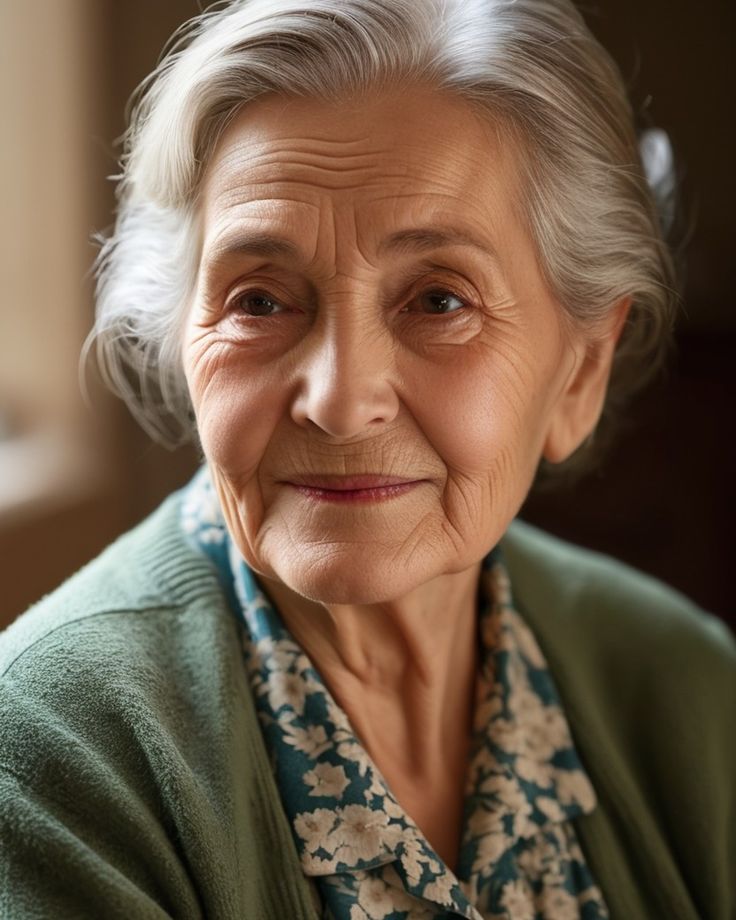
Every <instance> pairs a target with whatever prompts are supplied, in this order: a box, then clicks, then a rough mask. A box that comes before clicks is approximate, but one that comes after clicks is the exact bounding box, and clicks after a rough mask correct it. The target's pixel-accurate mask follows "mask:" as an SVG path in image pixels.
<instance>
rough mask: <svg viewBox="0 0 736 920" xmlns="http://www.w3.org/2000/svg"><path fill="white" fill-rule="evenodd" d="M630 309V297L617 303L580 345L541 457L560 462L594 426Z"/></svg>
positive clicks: (551, 461) (601, 406)
mask: <svg viewBox="0 0 736 920" xmlns="http://www.w3.org/2000/svg"><path fill="white" fill-rule="evenodd" d="M630 308H631V297H625V298H624V299H623V300H621V301H619V302H618V303H617V304H616V305H615V306H614V307H613V308H612V310H611V311H610V313H609V314H608V316H607V317H606V319H605V320H604V322H603V324H602V325H601V326H599V327H597V328H596V331H595V334H594V336H592V337H591V338H589V339H588V340H587V341H585V342H582V343H581V351H582V352H583V354H582V358H581V359H578V361H577V366H576V368H575V370H574V371H573V373H572V374H571V375H570V378H569V380H568V381H567V384H566V385H565V389H564V390H563V392H562V393H561V394H560V397H559V399H558V400H557V403H556V404H555V407H554V409H553V412H552V416H551V418H550V422H549V426H548V429H547V436H546V438H545V441H544V447H543V449H542V456H543V457H544V459H545V460H547V461H548V462H549V463H562V461H563V460H566V459H567V458H568V457H569V456H570V454H572V453H573V451H575V450H577V448H578V447H580V445H581V444H582V443H583V441H584V440H585V439H586V438H587V437H588V436H589V435H590V434H591V432H592V431H593V430H594V429H595V426H596V425H597V424H598V419H599V418H600V415H601V412H602V410H603V403H604V401H605V398H606V390H607V388H608V379H609V377H610V375H611V366H612V365H613V356H614V353H615V351H616V344H617V342H618V340H619V337H620V336H621V332H622V331H623V327H624V323H625V322H626V317H627V316H628V313H629V309H630Z"/></svg>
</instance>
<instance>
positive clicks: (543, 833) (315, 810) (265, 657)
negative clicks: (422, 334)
mask: <svg viewBox="0 0 736 920" xmlns="http://www.w3.org/2000/svg"><path fill="white" fill-rule="evenodd" d="M182 526H183V528H184V530H185V532H186V533H187V534H188V536H189V537H190V539H191V540H192V541H193V542H194V544H195V545H196V546H197V547H198V549H199V550H201V551H202V552H204V553H206V554H207V555H209V556H210V557H211V558H212V559H213V561H214V563H215V565H216V566H217V569H218V573H219V575H220V578H221V580H222V584H223V587H224V588H225V591H226V593H227V595H228V597H229V599H230V602H231V605H232V607H233V611H234V613H235V614H236V616H237V617H238V619H239V621H240V623H241V626H242V633H241V635H242V648H243V653H244V658H245V664H246V668H247V672H248V675H249V679H250V684H251V688H252V692H253V696H254V700H255V705H256V710H257V712H258V717H259V721H260V724H261V728H262V731H263V736H264V739H265V743H266V745H267V748H268V751H269V754H270V757H271V762H272V765H273V770H274V773H275V777H276V781H277V784H278V788H279V791H280V794H281V799H282V803H283V806H284V810H285V812H286V815H287V817H288V818H289V820H290V822H291V826H292V829H293V833H294V841H295V843H296V847H297V851H298V853H299V857H300V860H301V865H302V868H303V870H304V873H305V875H306V876H308V877H309V878H310V879H311V880H312V887H313V892H314V894H315V900H316V902H317V903H318V905H319V910H320V912H321V916H322V917H323V918H325V920H409V918H411V920H430V918H449V917H467V918H472V920H506V918H508V920H540V918H545V920H546V918H549V920H568V918H570V920H572V918H583V920H602V918H607V917H608V911H607V909H606V905H605V903H604V901H603V896H602V894H601V892H600V890H599V888H598V887H597V885H596V882H595V880H594V878H593V877H592V875H591V872H590V869H589V868H588V866H587V865H586V862H585V858H584V856H583V853H582V851H581V849H580V846H579V843H578V841H577V838H576V834H575V828H574V826H573V823H572V821H571V819H572V818H574V817H576V816H577V815H582V814H588V813H589V812H591V811H592V810H593V809H594V808H595V806H596V798H595V792H594V790H593V787H592V786H591V784H590V781H589V780H588V777H587V776H586V774H585V772H584V770H583V767H582V764H581V762H580V760H579V759H578V756H577V753H576V751H575V748H574V746H573V742H572V739H571V736H570V731H569V728H568V725H567V721H566V719H565V716H564V713H563V711H562V706H561V703H560V700H559V697H558V695H557V692H556V690H555V686H554V683H553V681H552V678H551V676H550V673H549V670H548V668H547V664H546V662H545V659H544V657H543V655H542V653H541V651H540V649H539V646H538V645H537V643H536V640H535V639H534V636H533V635H532V633H531V631H530V630H529V629H528V627H527V626H526V625H525V623H524V621H523V620H522V619H521V617H520V616H519V614H518V613H517V612H516V611H515V610H514V608H513V605H512V598H511V593H510V586H509V580H508V576H507V574H506V570H505V568H504V565H503V562H502V559H501V556H500V553H499V551H498V549H497V548H496V549H494V550H492V551H491V552H490V553H489V555H488V556H486V558H485V559H484V560H483V563H482V569H481V584H480V591H479V609H478V626H479V641H480V648H481V667H480V671H479V674H478V675H477V678H476V709H475V716H474V744H473V748H472V751H473V753H472V754H471V757H470V760H469V764H468V772H467V778H466V785H465V803H464V814H463V826H462V841H461V847H460V854H459V861H458V866H457V871H456V872H452V871H451V870H450V869H449V868H448V867H447V866H446V865H445V864H444V863H443V861H442V859H441V858H440V857H439V856H438V855H437V854H436V853H435V852H434V850H433V849H432V847H431V846H430V844H429V843H428V841H427V840H426V838H425V837H424V835H423V834H422V832H421V831H420V830H419V828H418V827H417V825H416V824H415V823H414V822H413V821H412V819H411V817H410V816H409V815H408V814H407V813H406V812H405V811H404V809H403V808H402V807H401V805H400V804H399V803H398V802H397V800H396V798H395V797H394V796H393V794H392V792H391V790H390V789H389V788H388V786H387V784H386V782H385V780H384V779H383V777H382V776H381V773H380V772H379V770H378V768H377V767H376V765H375V764H374V763H373V762H372V760H371V758H370V756H369V755H368V753H367V752H366V750H365V749H364V748H363V747H362V745H361V743H360V741H359V739H358V738H357V736H356V734H355V732H354V731H353V729H352V727H351V725H350V722H349V721H348V718H347V716H346V715H345V713H344V712H343V711H342V709H341V708H340V707H339V706H338V705H337V703H336V702H335V700H334V699H333V697H332V695H331V694H330V691H329V690H328V689H327V687H326V685H325V683H324V682H323V680H322V678H321V677H320V675H319V674H318V672H317V671H316V670H315V668H314V666H313V665H312V663H311V662H310V660H309V658H308V657H307V656H306V654H305V653H304V652H303V651H302V649H301V648H300V647H299V645H297V643H296V642H295V641H294V639H293V638H292V637H291V635H290V634H289V632H288V630H287V629H286V627H285V626H284V624H283V623H282V621H281V618H280V617H279V613H278V611H277V610H276V609H275V608H274V607H273V605H272V604H271V603H270V602H269V600H268V599H267V597H266V596H265V595H264V594H263V592H262V591H261V588H260V586H259V584H258V581H257V580H256V577H255V575H254V573H253V572H252V571H251V570H250V569H249V567H248V566H247V565H246V563H245V562H244V561H243V559H242V557H241V556H240V554H239V553H238V551H237V549H236V547H235V545H234V544H233V542H232V541H231V540H230V537H229V535H228V532H227V529H226V527H225V524H224V520H223V517H222V514H221V512H220V508H219V504H218V500H217V496H216V494H215V492H214V489H213V487H212V483H211V480H210V478H209V474H208V470H207V468H206V467H203V468H202V469H201V470H200V471H199V472H198V473H197V475H196V476H195V477H194V479H193V480H192V482H191V483H190V484H189V486H187V488H186V492H185V496H184V501H183V504H182Z"/></svg>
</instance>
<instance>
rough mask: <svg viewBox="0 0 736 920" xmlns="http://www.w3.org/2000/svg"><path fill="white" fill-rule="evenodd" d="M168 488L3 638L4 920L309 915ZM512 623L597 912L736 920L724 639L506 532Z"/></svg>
mask: <svg viewBox="0 0 736 920" xmlns="http://www.w3.org/2000/svg"><path fill="white" fill-rule="evenodd" d="M178 508H179V495H178V494H175V495H173V496H171V497H170V498H169V499H168V500H167V501H166V502H164V504H163V505H162V506H161V507H160V508H159V509H158V510H157V511H156V512H155V513H154V514H153V515H152V516H151V517H150V518H148V519H147V520H146V521H144V522H143V523H142V524H141V525H140V526H138V527H137V528H136V529H135V530H133V531H131V532H130V533H128V534H126V535H125V536H123V537H122V538H121V539H120V540H118V541H117V542H116V543H115V544H113V545H112V546H111V547H110V548H108V549H107V550H106V551H105V552H104V553H103V554H102V555H101V556H100V557H99V558H98V559H96V560H95V561H93V562H92V563H90V565H88V566H87V567H86V568H85V569H83V570H82V571H81V572H79V573H78V574H77V575H75V576H74V577H73V578H71V579H70V580H69V581H68V582H66V583H65V584H64V585H62V587H61V588H59V589H58V590H57V591H55V592H54V593H52V594H51V595H49V596H48V597H47V598H45V599H44V600H43V601H42V602H41V603H39V604H38V605H36V606H35V607H34V608H32V609H31V610H30V611H28V612H27V613H26V614H24V615H23V616H22V617H20V618H19V619H18V620H17V621H16V622H15V623H14V624H12V625H11V626H10V627H9V628H8V629H7V630H6V631H5V632H4V633H2V634H0V918H2V920H29V918H38V920H52V918H53V920H65V918H70V920H71V918H74V920H80V918H95V920H100V918H104V920H117V918H119V920H123V918H125V920H149V918H150V920H153V918H167V917H174V918H177V920H194V918H204V917H206V918H208V920H244V918H245V920H260V918H264V920H300V918H305V920H306V918H311V920H315V918H316V917H317V913H316V909H315V907H314V905H313V902H312V897H311V894H310V889H309V887H308V884H307V882H306V880H305V879H304V876H303V875H302V872H301V869H300V866H299V862H298V860H297V854H296V849H295V847H294V843H293V841H292V837H291V831H290V828H289V825H288V823H287V820H286V816H285V815H284V812H283V810H282V807H281V803H280V799H279V794H278V790H277V787H276V784H275V781H274V778H273V775H272V773H271V768H270V766H269V762H268V758H267V755H266V750H265V747H264V744H263V741H262V738H261V733H260V729H259V726H258V722H257V719H256V716H255V712H254V708H253V703H252V700H251V694H250V689H249V685H248V682H247V677H246V673H245V670H244V664H243V660H242V653H241V650H240V647H239V642H238V625H237V622H236V620H235V618H234V617H233V616H232V614H231V613H230V612H229V610H228V608H227V605H226V602H225V599H224V596H223V594H222V592H221V590H220V587H219V585H218V582H217V580H216V576H215V573H214V570H213V569H212V568H211V566H210V563H209V561H208V560H207V559H206V558H205V557H203V556H199V555H197V554H196V553H195V552H194V551H193V550H191V549H190V548H189V545H188V544H187V542H186V541H185V539H184V538H183V536H182V533H181V531H180V528H179V523H178V514H179V511H178ZM503 550H504V553H505V559H506V563H507V565H508V568H509V571H510V575H511V583H512V588H513V591H514V595H515V600H516V606H517V609H518V610H519V611H520V612H521V613H522V615H523V616H524V617H525V618H526V620H527V622H528V623H529V624H530V626H531V628H532V629H533V630H534V632H535V634H536V636H537V639H538V641H539V643H540V645H541V647H542V650H543V652H544V654H545V655H546V657H547V660H548V662H549V665H550V669H551V671H552V674H553V676H554V677H555V680H556V681H557V686H558V689H559V691H560V694H561V697H562V700H563V703H564V706H565V712H566V714H567V717H568V720H569V723H570V727H571V730H572V733H573V736H574V738H575V741H576V744H577V747H578V751H579V753H580V755H581V758H582V760H583V763H584V765H585V767H586V769H587V770H588V774H589V776H590V778H591V780H592V782H593V785H594V786H595V788H596V791H597V793H598V798H599V806H598V808H597V809H596V811H595V812H594V813H593V814H591V815H589V816H586V817H583V818H582V819H580V820H576V822H575V823H576V828H577V832H578V836H579V839H580V842H581V845H582V847H583V849H584V851H585V855H586V858H587V860H588V863H589V865H590V867H591V869H592V871H593V874H594V876H595V878H596V879H597V880H598V882H599V884H600V887H601V889H602V891H603V894H604V897H605V899H606V901H607V903H608V905H609V907H610V909H611V914H612V917H613V918H614V920H617V918H618V920H652V918H662V920H690V918H692V920H696V918H698V917H701V918H703V917H704V918H709V920H710V918H712V920H730V918H732V917H733V916H734V910H735V909H736V731H735V730H734V729H735V728H736V719H735V718H734V716H735V715H736V643H735V642H734V638H733V636H732V635H731V633H730V632H729V631H728V630H727V629H726V628H725V627H724V626H723V625H722V624H721V623H720V622H719V621H717V620H716V619H715V618H713V617H709V616H707V615H705V614H702V613H700V612H699V611H698V610H697V609H695V608H694V607H693V606H692V605H691V604H690V603H689V602H688V601H686V600H685V599H684V598H682V597H681V596H680V595H678V594H676V593H674V592H673V591H671V590H669V589H667V588H665V587H663V586H662V585H660V584H658V583H657V582H654V581H652V580H651V579H648V578H645V577H644V576H642V575H638V574H636V573H634V572H632V571H631V570H630V569H628V568H625V567H624V566H622V565H620V564H618V563H615V562H613V561H611V560H609V559H606V558H605V557H602V556H599V555H595V554H592V553H589V552H586V551H584V550H580V549H578V548H574V547H572V546H569V545H566V544H564V543H562V542H560V541H558V540H555V539H553V538H551V537H549V536H546V535H544V534H542V533H541V532H539V531H536V530H534V529H533V528H531V527H529V526H527V525H524V524H521V523H515V524H513V525H512V527H511V528H510V530H509V532H508V534H507V535H506V537H504V540H503Z"/></svg>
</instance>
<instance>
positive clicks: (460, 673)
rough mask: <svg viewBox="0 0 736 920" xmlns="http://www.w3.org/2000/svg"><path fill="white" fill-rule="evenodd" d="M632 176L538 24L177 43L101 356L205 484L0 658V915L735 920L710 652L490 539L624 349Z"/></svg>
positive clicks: (603, 72)
mask: <svg viewBox="0 0 736 920" xmlns="http://www.w3.org/2000/svg"><path fill="white" fill-rule="evenodd" d="M645 166H646V164H645V165H644V166H643V165H642V160H641V158H640V154H639V151H638V149H637V142H636V138H635V134H634V130H633V127H632V118H631V112H630V109H629V107H628V104H627V102H626V99H625V94H624V90H623V88H622V84H621V79H620V76H619V75H618V73H617V71H616V69H615V67H614V65H613V64H612V62H611V61H610V59H609V58H608V57H607V55H606V53H605V52H604V51H603V49H602V48H601V47H600V46H599V45H598V44H597V43H596V41H595V40H594V39H593V38H592V37H591V35H590V33H589V32H588V31H587V30H586V28H585V26H584V25H583V23H582V21H581V19H580V17H579V15H578V14H577V13H576V12H575V10H574V9H573V7H572V6H571V5H570V3H569V2H568V0H488V2H485V3H480V2H470V0H412V2H409V0H240V2H234V3H230V4H228V5H225V6H223V5H222V4H218V6H217V8H216V9H214V10H213V11H211V12H209V13H204V14H203V15H201V16H200V17H198V18H197V19H196V20H194V21H193V22H192V23H191V24H190V25H189V26H188V27H187V28H186V29H185V30H184V31H183V32H182V33H181V35H180V40H179V41H178V43H177V44H175V45H174V46H173V48H172V50H171V51H170V53H169V55H168V57H166V58H165V59H164V60H163V62H162V63H161V64H160V66H159V67H158V69H157V70H156V72H155V73H154V74H153V75H152V78H151V79H150V80H149V81H147V83H146V84H145V86H144V88H143V92H142V94H141V96H140V98H139V100H138V105H137V108H136V109H135V110H134V115H133V119H132V122H131V126H130V129H129V132H128V135H127V148H126V154H125V157H124V161H123V172H122V175H121V176H120V177H119V179H120V185H119V195H120V198H119V201H120V206H119V214H118V220H117V224H116V228H115V231H114V234H113V236H112V237H111V239H110V240H109V241H108V242H107V244H106V245H105V247H104V249H103V251H102V254H101V258H100V263H99V273H100V275H99V276H100V284H99V289H98V321H97V326H96V329H95V332H94V340H95V341H96V343H97V346H98V350H99V353H100V354H101V357H102V361H103V366H104V367H105V369H106V372H107V375H108V378H109V380H110V381H111V382H112V383H113V385H114V386H115V388H116V389H117V391H118V392H119V393H121V395H123V396H124V397H125V398H126V399H127V400H128V402H129V403H130V404H131V406H132V407H133V409H134V411H135V412H136V413H137V414H138V416H139V417H140V418H141V420H142V421H143V422H144V424H145V425H146V426H147V427H148V429H149V430H150V431H152V432H154V433H156V434H158V435H160V436H165V437H167V438H168V439H169V440H174V439H176V438H177V437H178V438H182V437H184V436H191V437H195V438H196V439H197V440H198V443H199V444H200V445H201V451H202V456H203V460H204V462H203V465H202V469H201V470H200V472H199V473H198V474H197V476H196V477H195V479H194V480H193V481H192V483H191V484H190V485H189V486H188V487H187V488H186V489H184V490H182V491H181V492H179V493H176V494H175V495H173V496H171V497H170V498H169V499H168V500H167V501H166V502H164V504H163V505H162V506H161V507H160V508H159V509H158V510H157V511H156V512H155V513H154V514H153V515H152V516H151V517H150V518H149V519H148V520H146V521H145V522H144V523H143V524H141V525H140V526H139V527H137V528H136V529H135V530H134V531H132V532H131V533H129V534H127V535H125V536H124V537H122V538H121V539H120V540H119V541H118V542H117V543H115V544H114V545H113V546H112V547H111V548H109V549H108V550H107V551H106V552H105V553H104V554H103V555H102V556H101V557H100V558H99V559H97V560H96V561H94V562H93V563H91V564H90V565H89V566H88V567H87V568H86V569H84V570H83V571H82V572H81V573H79V574H77V575H76V576H75V577H74V578H72V579H71V580H70V581H69V582H67V583H66V584H65V585H64V586H62V587H61V588H60V589H59V590H58V591H56V592H55V593H53V594H52V595H50V596H49V597H48V598H46V599H45V600H44V601H43V602H42V603H41V604H39V605H37V606H36V607H35V608H34V609H33V610H31V611H30V612H28V613H27V614H26V615H24V616H23V617H21V618H20V620H19V621H17V622H16V624H14V625H13V626H12V627H11V628H10V629H9V630H8V631H7V632H6V633H5V634H4V636H3V637H2V640H1V641H0V663H1V670H0V673H2V675H3V677H2V684H0V686H1V687H2V690H1V691H0V692H1V694H2V702H3V720H2V727H1V728H0V732H1V734H2V768H1V769H0V782H1V783H2V787H1V788H2V827H3V835H4V841H5V843H6V846H5V848H4V850H3V856H2V857H1V860H2V880H3V884H2V895H1V896H0V897H1V900H0V903H1V905H2V911H0V913H2V916H3V917H8V918H13V920H20V918H31V917H34V918H35V917H39V918H41V917H42V918H54V920H57V918H87V917H89V918H103V917H104V918H126V920H128V918H136V920H147V918H151V920H153V918H165V917H171V918H177V920H190V918H191V920H194V918H203V917H207V918H210V920H242V918H268V920H291V918H317V917H326V918H334V920H368V918H370V920H373V918H388V920H399V918H417V920H418V918H434V917H438V918H439V917H442V918H446V917H466V918H474V920H478V918H494V920H495V918H514V920H532V918H561V920H562V918H573V917H582V918H586V920H594V918H604V917H614V918H621V920H637V918H641V920H644V918H649V920H651V918H667V920H674V918H678V920H690V918H692V920H695V918H698V917H701V918H702V917H707V918H721V920H726V918H728V917H732V916H733V911H734V909H735V908H736V886H735V884H734V882H735V879H736V866H735V863H734V857H735V855H736V828H735V826H734V824H735V822H734V806H735V794H734V775H736V771H735V770H734V768H735V767H736V750H735V745H736V741H735V740H734V737H735V736H734V732H733V725H734V721H733V720H734V699H735V694H734V689H735V688H736V667H735V666H734V663H735V662H736V647H735V645H734V641H733V638H732V636H731V635H730V633H728V632H727V630H726V629H725V628H724V627H723V626H721V625H720V624H719V623H718V622H717V621H716V620H715V619H714V618H712V617H709V616H707V615H706V614H703V613H701V612H700V611H698V610H696V609H695V608H694V607H693V606H692V605H691V604H689V603H688V602H687V601H686V600H685V599H684V598H682V597H681V596H679V595H677V594H675V593H674V592H672V591H671V590H669V589H667V588H665V587H664V586H662V585H660V584H658V583H655V582H653V581H652V580H650V579H648V578H645V577H644V576H641V575H638V574H636V573H634V572H632V571H630V570H629V569H626V568H624V567H623V566H622V565H620V564H618V563H615V562H613V561H612V560H609V559H606V558H604V557H601V556H597V555H593V554H591V553H589V552H586V551H584V550H580V549H577V548H574V547H571V546H569V545H566V544H563V543H561V542H559V541H558V540H555V539H553V538H551V537H549V536H546V535H544V534H543V533H540V532H539V531H536V530H534V529H532V528H530V527H529V526H526V525H523V524H521V523H519V522H515V521H514V517H515V515H516V513H517V512H518V510H519V507H520V505H521V504H522V502H523V501H524V498H525V496H526V494H527V492H528V490H529V488H530V486H531V484H532V482H533V480H534V478H535V475H536V474H537V471H538V469H539V467H540V464H541V465H543V466H544V467H545V468H546V469H547V470H552V469H554V468H558V467H559V468H565V467H566V466H567V465H569V463H570V462H575V463H578V462H579V460H580V458H581V457H582V458H583V459H584V458H585V455H586V451H587V450H588V448H589V442H590V439H591V435H592V433H593V432H594V430H596V427H597V424H598V421H599V418H600V417H601V413H602V410H603V407H604V403H605V402H606V397H607V391H610V392H611V394H612V397H613V398H616V397H617V396H620V394H621V393H622V392H623V391H624V390H626V389H627V388H628V389H629V390H630V389H631V388H632V386H633V384H638V383H640V382H641V381H642V379H643V378H644V376H645V375H646V374H648V373H649V372H650V371H651V370H652V369H653V368H654V367H656V366H657V364H658V363H659V361H660V358H661V354H662V350H663V346H664V345H665V344H666V341H667V335H668V330H669V326H670V319H671V300H672V271H671V264H670V261H669V258H668V255H667V250H666V248H665V246H664V245H663V243H662V239H661V236H660V230H659V225H658V218H657V212H656V209H655V206H654V203H653V201H654V198H653V194H652V191H651V189H650V187H649V186H648V184H647V180H646V168H645ZM611 375H612V376H611ZM609 377H610V378H611V379H610V384H609ZM571 458H572V459H571Z"/></svg>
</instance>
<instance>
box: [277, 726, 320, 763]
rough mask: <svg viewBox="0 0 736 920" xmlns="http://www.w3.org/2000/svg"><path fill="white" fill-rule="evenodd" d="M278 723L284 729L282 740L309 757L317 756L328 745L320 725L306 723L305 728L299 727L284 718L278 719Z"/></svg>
mask: <svg viewBox="0 0 736 920" xmlns="http://www.w3.org/2000/svg"><path fill="white" fill-rule="evenodd" d="M280 724H281V726H282V728H283V730H284V741H285V742H286V744H290V745H291V746H292V747H293V748H294V749H295V750H297V751H302V752H303V753H304V754H308V755H310V756H311V757H319V755H320V754H323V753H324V752H325V751H326V750H327V748H329V747H330V742H329V741H328V739H327V732H326V731H325V729H324V726H322V725H308V726H307V727H306V728H300V727H299V726H298V725H292V724H291V723H290V722H287V721H286V720H284V721H281V720H280Z"/></svg>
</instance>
